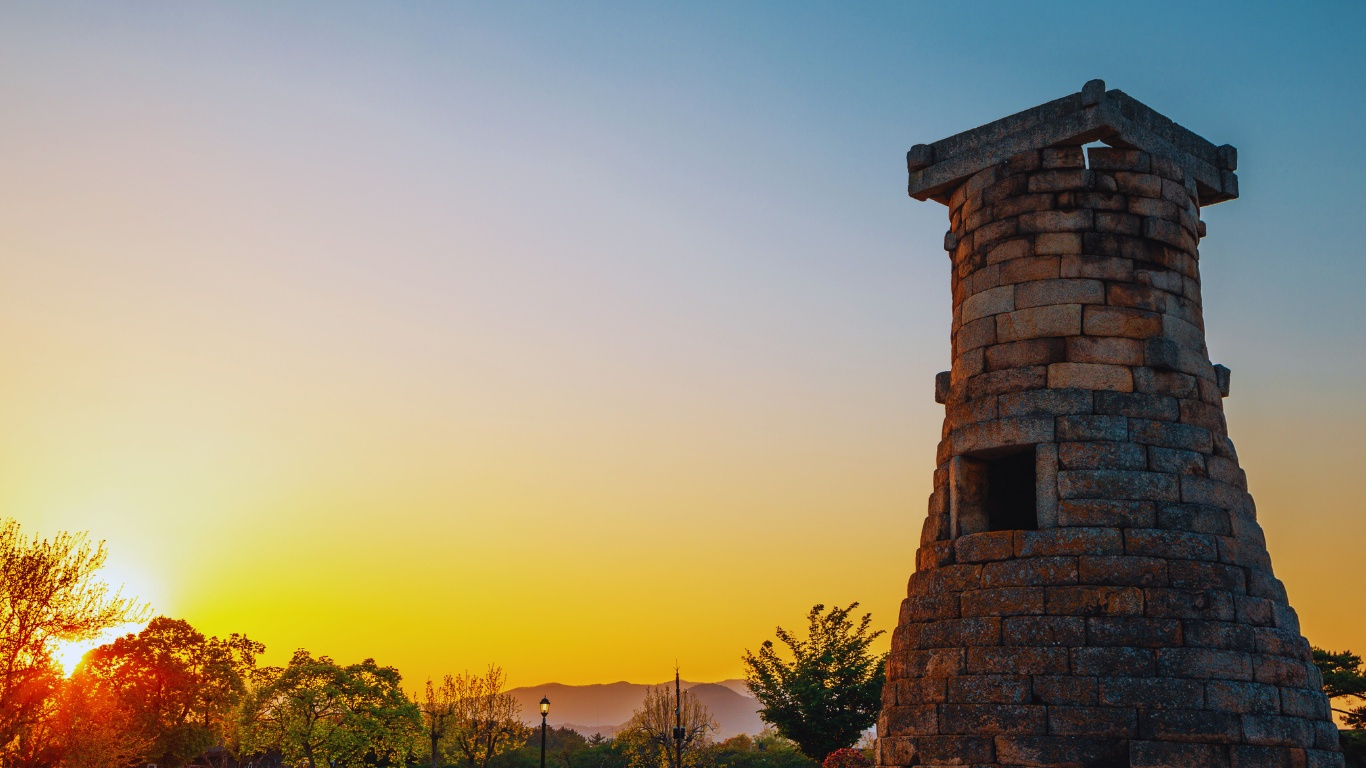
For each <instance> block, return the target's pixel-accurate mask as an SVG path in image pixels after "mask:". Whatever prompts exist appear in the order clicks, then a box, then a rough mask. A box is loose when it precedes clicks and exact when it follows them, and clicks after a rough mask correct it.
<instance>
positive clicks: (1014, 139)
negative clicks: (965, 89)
mask: <svg viewBox="0 0 1366 768" xmlns="http://www.w3.org/2000/svg"><path fill="white" fill-rule="evenodd" d="M1092 141H1101V142H1104V143H1105V144H1108V145H1110V146H1112V147H1120V148H1125V149H1139V150H1143V151H1144V152H1149V153H1151V154H1155V155H1161V156H1163V157H1166V158H1168V159H1170V160H1173V161H1175V162H1176V163H1178V164H1179V165H1180V166H1181V167H1182V168H1183V169H1185V171H1186V174H1187V175H1188V176H1189V177H1190V178H1192V179H1194V181H1195V186H1196V190H1197V194H1198V198H1199V202H1200V205H1202V206H1204V205H1211V204H1213V203H1221V202H1223V201H1225V200H1232V199H1234V198H1236V197H1237V196H1238V176H1237V174H1235V173H1234V171H1236V170H1237V169H1238V150H1237V149H1235V148H1234V147H1232V146H1229V145H1228V144H1224V145H1222V146H1215V145H1214V144H1213V143H1211V142H1209V141H1208V140H1206V139H1204V138H1203V137H1201V136H1198V135H1196V134H1195V133H1192V132H1191V131H1190V130H1188V129H1186V128H1183V127H1181V126H1180V125H1178V124H1176V123H1175V122H1174V121H1172V120H1171V119H1169V118H1167V117H1165V116H1163V115H1162V114H1161V113H1159V112H1157V111H1156V110H1154V109H1152V108H1151V107H1149V106H1147V105H1146V104H1144V103H1142V102H1140V101H1138V100H1137V99H1135V98H1133V97H1132V96H1130V95H1128V94H1126V93H1124V92H1123V91H1121V90H1119V89H1112V90H1109V91H1107V90H1105V82H1104V81H1103V80H1092V81H1090V82H1088V83H1087V84H1086V85H1085V86H1083V87H1082V89H1081V90H1080V91H1078V92H1077V93H1074V94H1071V95H1070V96H1064V97H1062V98H1061V99H1055V100H1053V101H1050V102H1048V103H1046V104H1040V105H1039V106H1037V107H1034V108H1032V109H1026V110H1025V111H1023V112H1017V113H1015V114H1013V115H1010V116H1009V117H1003V118H1001V119H1000V120H994V121H992V122H990V123H987V124H986V125H982V126H979V127H977V128H973V129H972V130H970V131H964V132H962V133H959V134H955V135H953V136H950V137H948V138H947V139H940V140H939V141H936V142H934V143H933V144H917V145H915V146H914V147H911V151H910V152H907V153H906V168H907V170H908V171H910V184H909V187H908V191H909V192H910V195H911V197H914V198H915V199H917V200H935V201H938V202H941V203H945V204H947V203H948V199H949V195H950V194H951V193H952V192H953V190H954V188H956V187H957V186H958V185H960V184H962V183H963V182H964V181H965V180H966V179H967V178H968V177H969V176H971V175H973V174H974V173H977V172H978V171H980V170H982V169H984V168H988V167H990V166H992V165H995V164H997V163H1000V162H1004V161H1005V160H1006V159H1008V158H1010V157H1011V156H1013V155H1017V154H1019V153H1021V152H1029V151H1033V150H1037V149H1043V148H1045V147H1056V146H1072V145H1079V144H1086V143H1089V142H1092Z"/></svg>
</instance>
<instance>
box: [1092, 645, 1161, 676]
mask: <svg viewBox="0 0 1366 768" xmlns="http://www.w3.org/2000/svg"><path fill="white" fill-rule="evenodd" d="M1071 654H1072V674H1074V675H1098V676H1101V677H1110V676H1119V677H1153V676H1155V675H1156V674H1157V661H1156V658H1157V657H1156V655H1155V652H1154V651H1153V650H1152V649H1150V648H1073V649H1072V651H1071Z"/></svg>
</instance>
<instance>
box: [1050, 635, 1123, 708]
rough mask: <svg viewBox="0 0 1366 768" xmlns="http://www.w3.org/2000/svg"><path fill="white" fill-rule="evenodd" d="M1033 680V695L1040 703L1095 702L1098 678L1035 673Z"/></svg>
mask: <svg viewBox="0 0 1366 768" xmlns="http://www.w3.org/2000/svg"><path fill="white" fill-rule="evenodd" d="M1106 650H1109V649H1106ZM1033 680H1034V697H1035V698H1036V699H1037V700H1038V702H1039V703H1040V704H1047V705H1050V706H1051V705H1055V704H1070V705H1074V706H1087V705H1095V703H1096V688H1097V684H1096V681H1097V680H1098V678H1095V677H1077V676H1074V675H1064V676H1058V677H1054V676H1051V675H1036V676H1035V677H1034V678H1033Z"/></svg>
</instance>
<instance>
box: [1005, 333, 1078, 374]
mask: <svg viewBox="0 0 1366 768" xmlns="http://www.w3.org/2000/svg"><path fill="white" fill-rule="evenodd" d="M1065 359H1067V345H1066V342H1065V341H1064V340H1063V339H1028V340H1026V341H1015V342H1011V343H1009V344H994V345H992V346H990V347H987V348H986V364H987V370H989V371H999V370H1003V369H1006V368H1019V367H1023V366H1033V365H1048V364H1049V363H1056V362H1058V361H1060V360H1065Z"/></svg>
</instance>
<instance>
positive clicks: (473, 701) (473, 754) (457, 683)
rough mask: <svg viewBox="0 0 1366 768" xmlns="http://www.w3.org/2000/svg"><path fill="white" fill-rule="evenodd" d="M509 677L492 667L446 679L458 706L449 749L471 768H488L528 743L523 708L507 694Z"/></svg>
mask: <svg viewBox="0 0 1366 768" xmlns="http://www.w3.org/2000/svg"><path fill="white" fill-rule="evenodd" d="M506 684H507V675H506V674H504V673H503V669H502V668H501V667H499V666H497V665H495V664H490V665H489V667H488V669H487V670H486V671H485V672H484V674H482V675H476V674H473V673H471V672H469V671H468V670H466V671H465V672H462V673H461V674H459V675H455V676H453V677H452V676H450V675H448V676H447V677H446V681H445V684H444V685H443V686H442V687H443V688H445V687H447V686H449V688H450V692H451V696H452V698H453V700H454V702H455V712H454V717H453V720H452V723H453V727H451V728H449V729H448V731H447V738H446V749H447V751H448V753H449V754H450V755H451V756H452V757H453V759H455V760H460V761H463V762H464V763H465V764H466V765H467V766H468V767H469V768H475V766H479V768H488V764H489V760H491V759H493V758H494V757H495V756H497V755H499V754H501V753H503V752H507V751H510V750H513V749H516V748H517V747H519V746H521V744H522V743H523V742H524V741H526V738H527V736H528V735H529V734H530V733H531V729H530V728H528V727H527V725H526V723H523V722H522V705H521V704H519V703H517V699H516V698H515V697H513V695H512V694H510V693H506V692H504V691H503V686H505V685H506Z"/></svg>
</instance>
